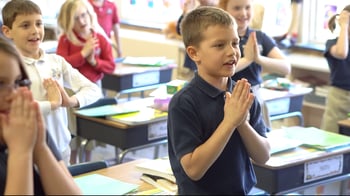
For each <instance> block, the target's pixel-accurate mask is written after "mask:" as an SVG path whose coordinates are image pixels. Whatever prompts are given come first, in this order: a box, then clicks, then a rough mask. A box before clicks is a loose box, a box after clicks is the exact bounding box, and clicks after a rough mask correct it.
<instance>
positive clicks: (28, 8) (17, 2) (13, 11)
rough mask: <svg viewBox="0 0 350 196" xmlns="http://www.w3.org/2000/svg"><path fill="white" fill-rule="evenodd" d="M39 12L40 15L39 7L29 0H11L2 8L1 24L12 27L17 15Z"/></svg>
mask: <svg viewBox="0 0 350 196" xmlns="http://www.w3.org/2000/svg"><path fill="white" fill-rule="evenodd" d="M29 14H39V15H42V13H41V9H40V7H39V6H38V5H37V4H35V3H34V2H33V1H30V0H11V1H9V3H6V5H5V6H4V7H3V8H2V20H3V24H4V25H5V26H7V27H8V28H10V29H12V25H13V22H14V21H15V19H16V17H17V15H29Z"/></svg>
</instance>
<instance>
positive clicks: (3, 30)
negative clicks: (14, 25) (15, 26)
mask: <svg viewBox="0 0 350 196" xmlns="http://www.w3.org/2000/svg"><path fill="white" fill-rule="evenodd" d="M1 31H2V33H3V34H4V35H5V36H6V37H7V38H11V34H10V31H11V29H10V28H9V27H8V26H6V25H2V27H1Z"/></svg>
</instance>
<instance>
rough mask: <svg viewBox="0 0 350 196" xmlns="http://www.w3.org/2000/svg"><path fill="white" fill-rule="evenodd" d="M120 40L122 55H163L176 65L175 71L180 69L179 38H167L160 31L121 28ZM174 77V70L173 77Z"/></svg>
mask: <svg viewBox="0 0 350 196" xmlns="http://www.w3.org/2000/svg"><path fill="white" fill-rule="evenodd" d="M120 42H121V47H122V52H123V56H165V57H167V58H169V59H173V60H174V62H175V63H176V64H177V65H178V69H176V71H179V70H181V69H182V66H181V65H182V64H183V59H184V55H183V54H184V50H183V44H182V42H181V41H180V40H172V39H167V38H166V37H165V35H164V34H160V33H152V32H147V31H138V30H131V29H124V28H121V29H120ZM176 77H177V72H174V73H173V78H176Z"/></svg>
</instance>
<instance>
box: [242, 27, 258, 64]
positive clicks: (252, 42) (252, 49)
mask: <svg viewBox="0 0 350 196" xmlns="http://www.w3.org/2000/svg"><path fill="white" fill-rule="evenodd" d="M259 57H260V51H259V45H258V41H257V39H256V33H255V32H254V31H253V32H251V33H250V34H249V37H248V41H247V43H246V44H245V46H244V58H246V59H247V60H249V61H251V62H256V61H257V60H258V58H259Z"/></svg>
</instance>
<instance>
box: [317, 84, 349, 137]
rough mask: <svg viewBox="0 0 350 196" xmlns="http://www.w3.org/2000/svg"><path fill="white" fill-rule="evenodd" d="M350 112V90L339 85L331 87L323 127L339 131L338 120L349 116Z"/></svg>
mask: <svg viewBox="0 0 350 196" xmlns="http://www.w3.org/2000/svg"><path fill="white" fill-rule="evenodd" d="M349 112H350V91H347V90H343V89H340V88H337V87H331V88H330V89H329V92H328V95H327V100H326V109H325V112H324V114H323V119H322V124H321V129H323V130H326V131H331V132H335V133H338V132H339V126H338V121H339V120H344V119H346V118H348V116H347V115H348V113H349Z"/></svg>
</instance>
